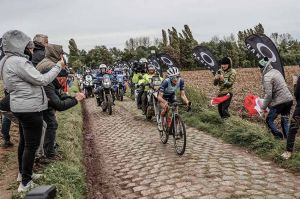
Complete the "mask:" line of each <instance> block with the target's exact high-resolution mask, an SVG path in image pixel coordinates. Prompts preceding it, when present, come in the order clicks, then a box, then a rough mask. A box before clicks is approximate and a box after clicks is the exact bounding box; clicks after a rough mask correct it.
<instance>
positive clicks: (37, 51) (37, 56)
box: [31, 41, 45, 66]
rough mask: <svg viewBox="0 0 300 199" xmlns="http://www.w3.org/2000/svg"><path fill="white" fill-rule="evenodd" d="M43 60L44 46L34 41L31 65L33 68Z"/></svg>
mask: <svg viewBox="0 0 300 199" xmlns="http://www.w3.org/2000/svg"><path fill="white" fill-rule="evenodd" d="M44 58H45V46H43V44H41V43H39V42H36V41H34V49H33V55H32V60H31V62H32V64H33V65H34V66H37V65H38V63H40V61H42V60H43V59H44Z"/></svg>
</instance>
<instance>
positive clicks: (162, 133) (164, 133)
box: [158, 117, 169, 144]
mask: <svg viewBox="0 0 300 199" xmlns="http://www.w3.org/2000/svg"><path fill="white" fill-rule="evenodd" d="M160 120H161V121H160V124H158V125H160V127H159V137H160V141H161V142H162V143H163V144H166V143H167V142H168V139H169V132H168V129H167V127H166V126H167V118H166V117H160ZM160 128H161V129H160Z"/></svg>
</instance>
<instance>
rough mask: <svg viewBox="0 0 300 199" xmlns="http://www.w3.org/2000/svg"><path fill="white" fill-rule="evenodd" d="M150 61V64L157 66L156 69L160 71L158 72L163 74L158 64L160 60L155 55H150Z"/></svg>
mask: <svg viewBox="0 0 300 199" xmlns="http://www.w3.org/2000/svg"><path fill="white" fill-rule="evenodd" d="M148 61H149V63H150V64H153V65H154V66H155V69H156V70H157V71H158V72H161V67H160V65H159V63H158V58H157V57H156V56H155V55H150V56H149V57H148Z"/></svg>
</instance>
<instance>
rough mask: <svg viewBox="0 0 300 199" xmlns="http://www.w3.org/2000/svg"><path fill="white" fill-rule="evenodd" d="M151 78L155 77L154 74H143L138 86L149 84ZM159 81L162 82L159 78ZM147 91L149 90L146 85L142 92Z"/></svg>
mask: <svg viewBox="0 0 300 199" xmlns="http://www.w3.org/2000/svg"><path fill="white" fill-rule="evenodd" d="M153 76H156V74H153V75H149V74H145V75H143V79H141V80H140V81H139V84H144V85H146V84H150V83H151V79H152V77H153ZM160 79H161V81H162V78H160ZM149 89H150V88H149V86H148V85H146V86H145V90H144V91H148V90H149Z"/></svg>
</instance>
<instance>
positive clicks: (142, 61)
mask: <svg viewBox="0 0 300 199" xmlns="http://www.w3.org/2000/svg"><path fill="white" fill-rule="evenodd" d="M140 63H142V64H144V63H148V61H147V59H146V58H144V57H143V58H141V59H140Z"/></svg>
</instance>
